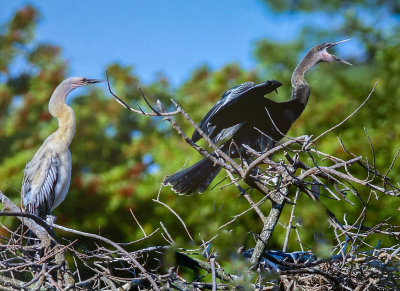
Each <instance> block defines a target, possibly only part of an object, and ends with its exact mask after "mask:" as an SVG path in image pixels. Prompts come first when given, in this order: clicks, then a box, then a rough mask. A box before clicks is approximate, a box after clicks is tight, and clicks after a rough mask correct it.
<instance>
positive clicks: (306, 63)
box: [291, 51, 318, 107]
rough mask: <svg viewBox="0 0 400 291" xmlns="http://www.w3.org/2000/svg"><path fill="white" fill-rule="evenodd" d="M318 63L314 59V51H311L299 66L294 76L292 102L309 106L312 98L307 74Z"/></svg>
mask: <svg viewBox="0 0 400 291" xmlns="http://www.w3.org/2000/svg"><path fill="white" fill-rule="evenodd" d="M317 63H318V61H317V60H316V59H315V58H314V57H313V53H312V51H309V52H308V53H307V54H306V56H305V57H304V58H303V59H302V60H301V62H300V63H299V64H298V65H297V67H296V69H295V70H294V72H293V75H292V96H291V100H297V101H298V102H299V103H300V104H302V105H304V107H305V106H306V104H307V101H308V97H309V96H310V87H309V85H308V84H307V82H306V80H305V79H304V76H305V74H306V73H307V72H308V70H310V69H311V68H312V67H313V66H314V65H315V64H317Z"/></svg>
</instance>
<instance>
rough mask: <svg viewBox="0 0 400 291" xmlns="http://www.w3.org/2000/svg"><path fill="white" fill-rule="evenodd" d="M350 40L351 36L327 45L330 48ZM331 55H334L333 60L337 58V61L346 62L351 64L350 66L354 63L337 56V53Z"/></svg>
mask: <svg viewBox="0 0 400 291" xmlns="http://www.w3.org/2000/svg"><path fill="white" fill-rule="evenodd" d="M349 40H351V38H348V39H344V40H341V41H338V42H333V43H331V44H330V45H329V46H328V47H327V49H328V48H331V47H334V46H336V45H338V44H340V43H343V42H346V41H349ZM331 56H332V58H333V60H335V61H337V62H340V63H343V64H346V65H349V66H351V65H352V64H350V63H349V62H347V61H345V60H343V59H341V58H339V57H337V56H335V55H332V54H331Z"/></svg>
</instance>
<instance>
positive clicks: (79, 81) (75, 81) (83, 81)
mask: <svg viewBox="0 0 400 291" xmlns="http://www.w3.org/2000/svg"><path fill="white" fill-rule="evenodd" d="M64 82H66V83H67V84H68V87H70V88H71V89H75V88H78V87H82V86H86V85H89V84H95V83H100V82H104V80H99V79H88V78H85V77H71V78H68V79H67V80H65V81H64Z"/></svg>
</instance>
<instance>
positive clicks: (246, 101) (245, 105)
mask: <svg viewBox="0 0 400 291" xmlns="http://www.w3.org/2000/svg"><path fill="white" fill-rule="evenodd" d="M280 86H282V83H281V82H278V81H275V80H271V81H267V82H264V83H260V84H257V85H255V86H253V87H251V88H249V89H247V90H245V91H244V92H242V93H241V94H240V95H238V96H236V98H231V99H230V100H228V102H225V103H224V104H223V105H222V106H220V108H219V110H218V111H217V112H215V114H213V115H212V116H211V117H210V118H209V120H208V122H209V123H210V124H211V125H213V126H215V127H217V128H218V129H216V132H217V131H219V130H222V129H224V128H228V127H231V126H234V125H236V124H239V123H243V122H246V121H247V120H248V119H249V118H252V116H251V115H252V114H254V113H253V112H255V111H256V110H255V109H258V107H264V104H265V101H266V100H268V99H265V98H264V95H266V94H268V93H271V92H272V91H274V90H276V89H277V88H279V87H280Z"/></svg>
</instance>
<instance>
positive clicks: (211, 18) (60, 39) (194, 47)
mask: <svg viewBox="0 0 400 291" xmlns="http://www.w3.org/2000/svg"><path fill="white" fill-rule="evenodd" d="M27 3H30V4H32V5H33V6H35V7H36V8H38V9H39V11H40V13H41V20H40V22H39V25H38V27H37V30H36V40H37V41H39V42H47V43H52V44H55V45H58V46H61V47H62V50H63V52H62V54H63V57H64V58H65V59H67V61H68V63H69V65H70V72H69V74H70V75H82V76H88V77H94V78H96V77H102V76H103V75H104V70H105V67H106V65H107V64H110V63H112V62H120V63H122V64H124V65H132V66H133V67H134V72H135V73H136V74H137V75H139V76H140V78H141V79H142V81H144V82H149V81H151V80H153V79H154V78H155V76H156V74H157V73H158V72H162V73H164V74H165V75H166V76H167V77H169V79H170V80H171V81H172V84H174V85H178V84H179V83H181V82H182V81H184V80H185V79H187V78H188V76H189V75H190V73H191V72H192V70H193V69H194V68H196V67H198V66H199V65H203V64H208V65H210V66H211V68H213V69H217V68H219V67H221V66H223V65H224V64H227V63H230V62H237V63H239V64H240V65H242V66H243V67H245V68H247V69H249V68H252V67H254V66H255V65H256V63H255V60H254V58H253V51H254V46H255V43H256V41H257V40H259V39H262V38H272V39H274V40H281V41H284V40H289V39H291V38H293V37H295V35H296V34H297V33H298V28H299V27H300V26H301V24H302V23H303V22H304V21H305V20H306V18H305V16H304V15H301V14H296V13H287V14H283V15H279V16H277V15H275V14H274V13H272V12H271V11H269V10H268V7H267V6H266V5H264V4H263V3H262V2H261V1H260V0H247V1H240V0H231V1H229V0H220V1H214V0H201V1H187V0H168V1H166V0H158V1H155V0H147V1H133V0H132V1H128V0H125V1H78V0H70V1H54V0H43V1H19V0H12V1H11V0H6V1H2V4H1V9H0V20H1V22H2V23H4V22H5V21H6V20H8V19H10V17H11V16H12V15H13V13H14V12H15V11H16V9H18V8H19V7H21V6H22V5H24V4H27ZM308 20H309V19H308ZM313 21H314V22H316V23H318V25H321V26H323V25H329V24H325V23H324V21H323V20H321V19H318V18H315V19H314V20H313Z"/></svg>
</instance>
